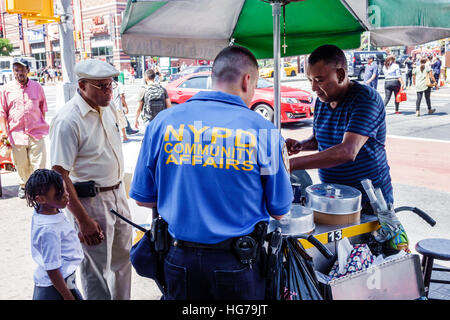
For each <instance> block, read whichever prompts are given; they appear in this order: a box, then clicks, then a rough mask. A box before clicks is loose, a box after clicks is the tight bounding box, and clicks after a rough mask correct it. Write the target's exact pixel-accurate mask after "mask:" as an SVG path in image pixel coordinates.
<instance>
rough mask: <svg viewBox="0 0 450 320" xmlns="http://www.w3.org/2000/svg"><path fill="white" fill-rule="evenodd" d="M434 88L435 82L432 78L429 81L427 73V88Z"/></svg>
mask: <svg viewBox="0 0 450 320" xmlns="http://www.w3.org/2000/svg"><path fill="white" fill-rule="evenodd" d="M432 80H433V81H432ZM434 86H436V80H435V79H434V77H433V79H431V77H430V73H427V87H429V88H432V87H434Z"/></svg>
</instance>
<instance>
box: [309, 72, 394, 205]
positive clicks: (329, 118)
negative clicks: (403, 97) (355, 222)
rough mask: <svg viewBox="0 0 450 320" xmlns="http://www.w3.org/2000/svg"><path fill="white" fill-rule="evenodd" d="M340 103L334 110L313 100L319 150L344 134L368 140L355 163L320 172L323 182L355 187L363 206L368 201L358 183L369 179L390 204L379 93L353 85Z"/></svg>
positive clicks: (384, 123) (391, 196)
mask: <svg viewBox="0 0 450 320" xmlns="http://www.w3.org/2000/svg"><path fill="white" fill-rule="evenodd" d="M352 83H353V86H352V87H351V88H350V89H349V92H348V93H347V95H346V97H345V98H344V100H343V101H341V102H339V104H338V106H337V107H336V108H335V109H332V108H331V107H330V104H329V103H325V102H321V101H320V100H319V99H317V101H316V107H315V114H314V122H313V130H314V134H315V137H316V140H317V142H318V145H319V151H323V150H326V149H328V148H330V147H332V146H335V145H337V144H340V143H342V140H343V138H344V134H345V133H346V132H353V133H357V134H360V135H363V136H366V137H369V139H368V140H367V141H366V143H365V144H364V145H363V147H362V148H361V150H360V151H359V153H358V155H357V156H356V159H355V161H353V162H352V161H350V162H347V163H344V164H341V165H339V166H336V167H333V168H326V169H319V178H320V180H321V181H322V182H323V183H338V184H344V185H348V186H351V187H354V188H357V189H359V190H360V191H361V193H362V201H363V203H364V202H365V201H367V200H368V197H367V194H366V192H365V191H364V188H363V186H362V185H361V180H363V179H365V178H368V179H370V180H372V183H373V185H374V187H375V188H381V190H382V192H383V195H384V197H385V200H386V202H387V203H388V202H391V203H393V201H394V198H393V193H392V185H391V177H390V173H389V166H388V163H387V159H386V150H385V141H386V120H385V117H386V112H385V109H384V103H383V100H382V99H381V96H380V94H379V93H378V92H377V91H376V90H375V89H373V88H371V87H369V86H365V85H361V84H359V83H357V82H353V81H352Z"/></svg>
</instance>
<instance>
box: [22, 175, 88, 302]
mask: <svg viewBox="0 0 450 320" xmlns="http://www.w3.org/2000/svg"><path fill="white" fill-rule="evenodd" d="M25 196H26V199H27V202H28V205H29V206H30V207H34V214H33V218H32V223H31V255H32V257H33V260H34V261H35V262H36V263H37V264H38V267H37V269H36V271H35V273H34V283H35V286H34V293H33V300H63V299H64V300H83V297H82V296H81V294H80V292H79V291H78V289H77V287H76V284H75V270H76V269H77V267H78V266H79V264H80V263H81V261H82V260H83V258H84V255H83V250H82V248H81V244H80V240H79V238H78V235H77V233H76V231H75V230H74V228H73V226H72V225H71V224H70V223H69V221H68V220H67V218H66V217H65V215H64V213H63V212H62V211H61V209H63V208H65V207H66V205H67V203H68V202H69V194H68V193H67V191H66V188H65V185H64V181H63V179H62V177H61V175H60V174H59V173H57V172H56V171H53V170H48V169H38V170H36V171H35V172H33V174H32V175H31V176H30V178H29V179H28V181H27V183H26V185H25Z"/></svg>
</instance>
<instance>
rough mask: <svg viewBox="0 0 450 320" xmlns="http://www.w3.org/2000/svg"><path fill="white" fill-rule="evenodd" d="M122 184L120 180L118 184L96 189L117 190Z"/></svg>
mask: <svg viewBox="0 0 450 320" xmlns="http://www.w3.org/2000/svg"><path fill="white" fill-rule="evenodd" d="M120 184H121V182H119V183H118V184H116V185H114V186H111V187H95V190H96V191H97V193H98V192H105V191H111V190H116V189H119V186H120Z"/></svg>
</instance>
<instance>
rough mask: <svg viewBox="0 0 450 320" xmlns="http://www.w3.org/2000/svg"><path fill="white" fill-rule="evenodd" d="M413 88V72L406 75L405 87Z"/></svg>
mask: <svg viewBox="0 0 450 320" xmlns="http://www.w3.org/2000/svg"><path fill="white" fill-rule="evenodd" d="M410 86H412V70H411V71H408V72H407V73H406V84H405V87H410Z"/></svg>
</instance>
